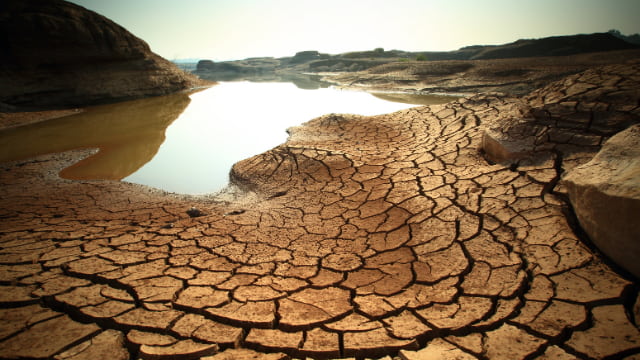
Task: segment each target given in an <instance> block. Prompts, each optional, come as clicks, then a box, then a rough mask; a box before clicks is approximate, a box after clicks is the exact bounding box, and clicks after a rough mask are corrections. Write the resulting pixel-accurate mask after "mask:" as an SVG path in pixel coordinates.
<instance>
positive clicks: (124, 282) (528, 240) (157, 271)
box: [0, 63, 640, 360]
mask: <svg viewBox="0 0 640 360" xmlns="http://www.w3.org/2000/svg"><path fill="white" fill-rule="evenodd" d="M639 89H640V64H638V63H635V64H631V65H618V66H609V67H604V68H599V69H595V70H590V71H587V72H585V73H582V74H578V75H574V76H571V77H569V78H567V79H565V80H563V81H561V82H558V83H554V84H551V85H549V86H548V87H546V88H543V89H540V90H538V91H536V92H534V93H532V94H531V95H529V96H528V97H526V98H508V97H502V96H497V95H478V96H475V97H472V98H469V99H462V100H459V101H457V102H453V103H450V104H446V105H439V106H431V107H418V108H413V109H410V110H405V111H401V112H397V113H393V114H389V115H383V116H374V117H360V116H352V115H344V116H341V115H327V116H323V117H320V118H317V119H314V120H312V121H310V122H309V123H307V124H305V125H304V126H301V127H298V128H294V129H291V130H290V133H291V136H290V138H289V140H288V142H287V143H286V144H284V145H281V146H279V147H277V148H274V149H273V150H271V151H268V152H266V153H264V154H261V155H258V156H255V157H253V158H250V159H247V160H245V161H242V162H240V163H238V164H236V165H235V166H234V168H233V170H232V174H231V176H232V179H233V181H234V182H235V183H237V184H239V185H240V186H241V187H243V188H244V190H245V191H247V192H248V193H251V194H253V196H252V197H248V196H247V198H245V199H243V198H238V199H236V200H233V201H226V202H223V201H213V200H207V199H204V198H201V199H197V198H192V199H186V198H179V197H175V196H171V195H166V194H162V193H159V192H155V191H152V190H148V189H145V188H141V187H139V186H135V185H132V184H126V183H118V182H108V181H84V182H82V181H66V180H61V179H59V178H57V176H56V175H55V174H56V172H57V171H59V170H60V169H62V168H63V167H64V166H66V165H68V164H69V162H70V161H71V159H73V158H77V157H78V155H77V154H75V155H74V154H73V153H71V154H70V153H67V154H62V155H50V156H42V157H39V158H37V159H35V160H34V159H32V160H28V161H22V162H14V163H10V164H4V165H2V169H1V171H2V173H1V174H0V179H1V180H2V187H1V188H0V218H1V219H2V223H1V225H0V264H2V265H1V266H0V281H1V286H0V305H1V309H0V321H1V323H0V358H21V357H24V358H55V359H95V358H110V359H130V358H131V359H137V358H141V359H196V358H202V359H208V360H213V359H284V358H289V357H290V358H304V357H311V358H350V357H352V358H382V357H385V358H387V359H390V358H391V357H399V358H402V359H416V360H418V359H525V358H527V359H531V358H537V359H576V358H577V359H601V358H627V359H640V330H639V329H638V320H640V319H639V317H640V316H639V312H640V311H639V310H638V305H637V297H638V287H637V285H638V284H637V282H634V281H633V280H630V278H628V277H627V278H625V277H624V276H621V275H620V274H619V273H617V272H616V271H614V270H612V268H611V267H610V266H609V265H607V262H606V261H603V260H602V259H601V257H600V255H598V254H597V253H596V252H595V251H594V250H592V249H590V248H589V247H588V246H587V245H585V242H584V241H583V239H581V238H579V237H578V236H577V235H576V231H575V224H574V221H573V220H571V219H572V217H571V216H567V214H570V211H568V207H567V203H566V201H567V200H566V193H565V191H564V187H563V186H562V183H561V182H560V183H559V182H558V180H559V176H560V174H561V172H562V171H566V170H569V169H571V168H572V167H575V166H577V165H579V164H582V163H585V162H586V161H588V160H589V159H590V158H591V157H592V156H593V155H594V154H595V152H596V151H597V150H598V148H599V147H600V145H601V144H602V143H603V141H604V140H605V139H607V138H608V137H609V136H610V135H612V134H613V133H615V132H616V131H618V130H621V128H624V127H626V126H628V125H629V124H630V123H634V122H638V118H639V117H640V116H639V115H640V108H639V102H638V100H639V99H640V96H639V95H638V93H639ZM504 119H514V121H521V120H523V119H526V120H527V122H528V123H529V124H535V125H536V126H535V127H534V129H535V132H533V133H529V134H526V131H528V130H527V129H528V128H526V127H525V128H523V127H518V126H511V127H509V126H504V127H503V130H504V131H505V132H507V133H508V134H509V135H513V136H515V137H518V136H525V137H526V136H529V137H531V136H533V137H534V138H535V142H533V143H532V144H531V151H530V152H529V154H528V158H527V159H524V160H521V161H519V162H515V163H514V162H513V161H512V162H503V163H499V164H492V163H491V162H489V161H487V160H486V159H485V156H483V154H482V151H481V150H480V148H481V147H482V143H483V134H484V132H483V130H484V129H485V128H488V127H491V124H495V123H496V122H497V121H498V120H501V121H504ZM523 129H524V130H523ZM513 131H517V132H518V133H517V134H516V133H512V132H513ZM486 155H487V157H489V158H490V157H491V156H489V155H491V154H486ZM203 166H206V164H204V165H203ZM191 206H195V207H197V208H198V209H200V210H201V211H202V213H203V214H202V216H197V217H193V218H192V217H190V216H189V215H187V213H186V211H187V210H188V209H189V208H190V207H191ZM578 233H579V231H578Z"/></svg>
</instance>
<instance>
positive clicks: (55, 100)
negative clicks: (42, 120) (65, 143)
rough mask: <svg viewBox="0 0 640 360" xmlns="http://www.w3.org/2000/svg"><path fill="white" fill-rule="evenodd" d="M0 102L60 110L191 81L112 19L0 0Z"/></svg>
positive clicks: (26, 0) (59, 3) (74, 8)
mask: <svg viewBox="0 0 640 360" xmlns="http://www.w3.org/2000/svg"><path fill="white" fill-rule="evenodd" d="M0 73H2V82H0V105H4V107H9V108H11V107H62V106H81V105H87V104H93V103H101V102H109V101H118V100H125V99H132V98H139V97H145V96H153V95H161V94H167V93H171V92H175V91H179V90H182V89H186V88H190V87H193V86H194V85H196V84H197V83H198V79H197V78H196V77H195V76H193V75H190V74H187V73H184V72H183V71H181V70H180V69H178V68H177V67H176V66H175V65H174V64H172V63H171V62H169V61H167V60H165V59H163V58H161V57H160V56H158V55H156V54H154V53H153V52H151V50H150V49H149V45H147V43H145V42H144V41H142V40H141V39H139V38H137V37H135V36H134V35H132V34H131V33H129V32H128V31H127V30H126V29H124V28H122V27H121V26H119V25H117V24H116V23H114V22H113V21H111V20H109V19H107V18H105V17H103V16H101V15H99V14H96V13H94V12H92V11H89V10H87V9H85V8H83V7H81V6H78V5H75V4H72V3H69V2H66V1H63V0H3V1H2V2H0Z"/></svg>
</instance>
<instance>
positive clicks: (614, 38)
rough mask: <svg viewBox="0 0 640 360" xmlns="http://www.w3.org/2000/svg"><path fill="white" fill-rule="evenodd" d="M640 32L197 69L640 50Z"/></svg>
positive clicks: (207, 72) (311, 68) (221, 75)
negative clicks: (452, 49)
mask: <svg viewBox="0 0 640 360" xmlns="http://www.w3.org/2000/svg"><path fill="white" fill-rule="evenodd" d="M636 37H637V38H640V35H637V34H636V35H632V36H628V37H627V36H624V35H622V34H621V33H620V32H619V31H617V30H612V31H610V32H607V33H595V34H580V35H569V36H553V37H547V38H541V39H521V40H518V41H515V42H512V43H508V44H503V45H474V46H467V47H463V48H461V49H459V50H454V51H423V52H407V51H401V50H390V51H386V50H384V49H382V48H378V49H374V50H370V51H356V52H348V53H343V54H337V55H330V54H324V53H320V52H318V51H313V50H311V51H309V50H308V51H301V52H299V53H297V54H295V55H294V56H292V57H283V58H278V59H275V58H251V59H245V60H237V61H225V62H215V63H214V62H213V61H211V60H201V61H200V62H199V63H198V65H197V69H196V71H195V73H196V74H197V75H199V76H201V77H203V78H206V79H210V80H234V79H246V78H251V77H256V76H260V77H265V76H270V75H269V74H274V73H278V72H296V73H299V72H305V73H306V72H316V73H318V72H320V73H322V72H354V71H363V70H367V69H370V68H373V67H376V66H380V65H383V64H387V63H392V62H398V61H410V60H422V61H425V60H426V61H438V60H493V59H513V58H529V57H549V56H567V55H577V54H583V53H593V52H603V51H613V50H629V49H640V45H638V44H633V43H631V42H629V41H627V40H630V41H633V40H640V39H636Z"/></svg>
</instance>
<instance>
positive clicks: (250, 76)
mask: <svg viewBox="0 0 640 360" xmlns="http://www.w3.org/2000/svg"><path fill="white" fill-rule="evenodd" d="M197 74H198V76H200V77H201V78H203V79H206V80H212V81H226V82H230V81H233V82H246V81H249V82H255V83H274V82H281V83H292V84H294V85H295V86H296V87H298V88H299V89H303V90H317V89H322V88H328V87H330V86H331V83H329V82H327V81H323V80H322V76H320V75H313V74H300V73H286V72H283V73H276V72H273V71H265V72H250V73H246V72H237V71H227V72H219V71H218V72H207V71H201V72H197Z"/></svg>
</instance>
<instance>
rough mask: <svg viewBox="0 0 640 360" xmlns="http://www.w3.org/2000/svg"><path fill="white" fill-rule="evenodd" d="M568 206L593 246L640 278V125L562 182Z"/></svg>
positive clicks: (632, 128)
mask: <svg viewBox="0 0 640 360" xmlns="http://www.w3.org/2000/svg"><path fill="white" fill-rule="evenodd" d="M563 181H564V184H565V185H566V186H567V188H568V191H569V196H570V198H571V203H572V204H573V208H574V209H575V211H576V215H577V216H578V219H579V220H580V223H581V224H582V227H583V228H584V229H585V231H586V232H587V233H588V234H589V235H590V237H591V239H592V240H593V242H594V243H595V244H596V245H597V246H598V248H600V249H601V250H602V251H604V252H605V253H606V254H607V255H608V256H610V257H611V258H612V259H613V260H614V261H616V263H618V264H620V265H622V266H623V267H624V268H625V269H627V270H628V271H630V272H631V273H633V274H634V275H635V276H637V277H638V278H640V263H638V259H640V224H639V223H638V222H637V221H633V216H634V215H633V214H636V215H637V214H640V125H634V126H631V127H630V128H628V129H626V130H624V131H622V132H620V133H618V134H616V135H615V136H613V137H612V138H610V139H609V140H608V141H607V142H606V143H605V144H604V146H603V147H602V150H601V151H600V152H599V153H598V154H597V155H596V156H595V157H594V158H593V159H592V160H591V161H589V162H588V163H586V164H584V165H581V166H578V167H576V168H574V169H573V170H571V171H570V172H569V173H568V174H567V175H566V176H565V177H564V178H563Z"/></svg>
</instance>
